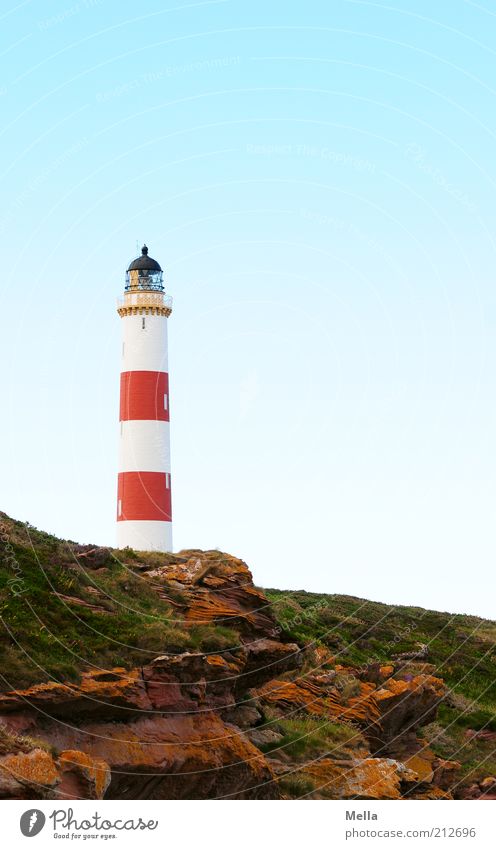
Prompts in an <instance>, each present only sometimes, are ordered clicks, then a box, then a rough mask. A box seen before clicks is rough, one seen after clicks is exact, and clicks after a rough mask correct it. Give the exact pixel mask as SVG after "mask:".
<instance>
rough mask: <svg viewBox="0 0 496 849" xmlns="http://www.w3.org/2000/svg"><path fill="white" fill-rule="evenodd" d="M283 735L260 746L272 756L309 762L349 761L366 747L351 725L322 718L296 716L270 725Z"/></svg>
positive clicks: (358, 733) (278, 720)
mask: <svg viewBox="0 0 496 849" xmlns="http://www.w3.org/2000/svg"><path fill="white" fill-rule="evenodd" d="M273 727H274V729H275V730H277V731H279V732H280V733H282V734H283V737H282V740H279V741H276V742H272V743H267V744H265V745H264V746H262V747H261V749H262V751H263V752H264V753H265V754H269V753H271V754H272V756H273V757H277V754H278V753H280V754H284V755H285V756H287V757H289V758H291V760H292V761H294V762H302V761H309V760H312V759H313V758H316V757H323V756H325V755H326V754H330V755H331V756H332V757H333V758H345V759H349V758H351V757H354V756H356V750H357V749H359V748H366V743H365V741H364V739H363V737H362V735H361V733H360V732H359V731H358V730H357V729H356V728H354V727H353V726H351V725H346V724H344V723H342V722H329V721H327V720H323V719H322V718H319V719H316V718H313V717H298V718H291V719H277V721H276V724H275V725H274V726H273Z"/></svg>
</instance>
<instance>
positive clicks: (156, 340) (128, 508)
mask: <svg viewBox="0 0 496 849" xmlns="http://www.w3.org/2000/svg"><path fill="white" fill-rule="evenodd" d="M118 312H119V315H120V316H121V318H122V328H123V341H122V367H121V398H120V436H119V440H120V448H119V478H118V487H117V544H118V547H119V548H125V547H126V546H129V547H130V548H134V549H136V550H137V551H172V513H171V466H170V439H169V370H168V363H167V319H168V317H169V316H170V314H171V312H172V299H171V298H170V297H169V296H168V295H165V293H164V285H163V274H162V269H161V268H160V265H159V264H158V262H157V261H156V260H154V259H152V258H151V257H150V256H148V248H147V247H146V245H144V246H143V248H142V250H141V256H140V257H138V258H137V259H135V260H133V262H132V263H131V264H130V266H129V268H128V270H127V273H126V286H125V289H124V298H123V300H121V301H119V306H118Z"/></svg>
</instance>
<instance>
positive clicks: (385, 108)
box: [0, 0, 496, 617]
mask: <svg viewBox="0 0 496 849" xmlns="http://www.w3.org/2000/svg"><path fill="white" fill-rule="evenodd" d="M11 2H13V4H14V0H11ZM7 7H8V4H7V3H4V4H3V6H2V10H3V11H2V12H1V13H0V14H1V20H0V24H1V36H0V38H1V43H0V54H1V58H0V61H1V62H2V79H1V83H0V106H1V110H2V119H3V120H2V126H1V128H0V133H1V146H2V148H1V149H2V158H1V162H0V172H1V188H2V208H1V212H0V232H1V236H2V240H1V242H2V257H3V262H2V275H1V283H0V285H1V298H2V331H1V342H0V346H1V355H2V366H3V368H2V379H3V392H2V411H3V412H2V416H1V423H0V427H1V438H2V443H1V444H2V460H1V488H0V495H1V500H0V503H1V507H2V509H4V510H6V511H7V512H8V513H10V514H11V515H13V516H15V517H17V518H20V519H27V520H29V521H31V522H32V523H33V524H35V525H36V526H38V527H41V528H44V529H46V530H49V531H52V532H54V533H56V534H58V535H60V536H63V537H68V538H71V539H75V540H79V541H94V542H96V543H103V544H105V543H106V544H113V543H114V517H115V492H116V482H115V478H116V466H117V435H118V426H117V402H118V373H119V362H120V360H119V355H120V326H119V318H118V316H117V314H116V311H115V306H116V298H117V297H118V296H119V295H120V294H121V291H122V288H123V282H124V272H125V268H126V266H127V264H128V262H129V260H130V259H131V257H132V256H133V255H134V254H135V253H136V243H137V242H138V243H139V244H140V245H141V243H142V242H143V241H144V240H146V242H147V243H148V245H149V246H150V253H151V255H152V256H154V257H156V258H157V259H158V260H159V261H160V262H161V264H162V266H163V268H164V269H165V272H166V281H167V289H168V291H169V293H170V294H171V295H172V296H173V297H174V304H175V309H174V313H173V315H172V318H171V320H170V372H171V415H172V451H173V484H174V490H173V496H174V502H173V505H174V512H175V545H176V546H177V548H181V547H205V548H208V547H219V548H222V549H224V550H227V551H230V552H232V553H235V554H237V555H239V556H240V557H242V558H244V559H245V560H246V561H247V562H248V563H249V564H250V566H251V567H252V569H253V571H254V574H255V579H256V580H257V582H258V583H260V584H263V585H265V586H278V587H281V588H292V589H297V588H300V587H304V588H306V589H314V590H321V591H328V592H344V593H349V594H352V595H358V596H361V597H365V598H373V599H377V600H380V601H386V602H398V603H412V604H419V605H423V606H430V607H434V608H438V609H442V610H451V611H461V612H472V613H481V614H484V615H487V616H492V617H496V609H495V606H494V592H493V591H492V590H491V585H492V586H493V587H494V566H495V555H496V550H495V549H496V545H495V525H496V523H495V504H496V488H495V481H496V450H495V434H496V405H495V383H496V369H495V359H496V346H495V321H496V294H495V291H496V285H495V274H494V268H495V258H496V257H495V241H494V231H495V227H494V223H495V222H494V219H495V214H494V209H495V196H496V192H495V189H496V155H495V150H496V144H495V142H496V109H495V89H496V9H495V8H494V6H492V7H491V4H490V3H489V2H488V0H486V2H485V5H484V4H481V3H472V2H460V0H452V1H451V2H449V3H440V4H432V3H431V2H423V1H422V0H416V2H408V0H402V2H400V0H396V2H395V0H391V2H388V3H387V4H385V5H383V4H381V3H369V2H353V1H352V2H345V0H341V1H340V2H337V0H336V1H335V2H312V0H310V2H306V3H282V2H275V3H267V2H259V0H253V2H249V3H248V2H246V0H227V1H226V2H211V3H209V2H205V3H186V2H185V3H177V2H173V0H172V2H170V4H167V3H166V2H165V3H164V0H160V2H159V0H143V2H141V3H130V2H117V0H113V2H112V0H53V2H45V1H44V0H37V2H35V0H27V2H20V3H17V4H14V5H13V6H12V9H11V10H10V11H9V10H8V8H7Z"/></svg>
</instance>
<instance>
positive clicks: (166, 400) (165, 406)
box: [164, 392, 169, 410]
mask: <svg viewBox="0 0 496 849" xmlns="http://www.w3.org/2000/svg"><path fill="white" fill-rule="evenodd" d="M168 404H169V399H168V398H167V392H166V393H165V395H164V410H166V409H167V407H168Z"/></svg>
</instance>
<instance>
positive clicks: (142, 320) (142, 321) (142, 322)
mask: <svg viewBox="0 0 496 849" xmlns="http://www.w3.org/2000/svg"><path fill="white" fill-rule="evenodd" d="M141 329H142V330H144V329H145V319H144V318H142V319H141Z"/></svg>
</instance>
